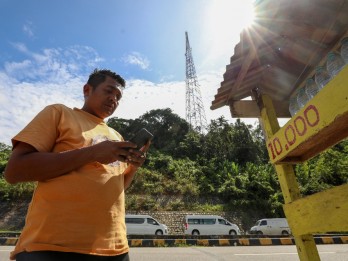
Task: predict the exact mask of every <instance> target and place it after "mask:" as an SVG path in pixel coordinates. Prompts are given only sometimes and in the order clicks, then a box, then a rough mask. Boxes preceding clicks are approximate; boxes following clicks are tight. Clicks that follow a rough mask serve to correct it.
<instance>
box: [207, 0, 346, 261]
mask: <svg viewBox="0 0 348 261" xmlns="http://www.w3.org/2000/svg"><path fill="white" fill-rule="evenodd" d="M347 14H348V1H347V0H332V1H328V0H292V1H288V0H259V1H256V19H255V24H254V25H253V26H251V27H250V28H248V29H244V31H243V32H242V33H241V35H240V42H239V43H238V44H237V45H236V46H235V49H234V54H233V56H232V57H231V60H230V64H228V65H227V66H226V72H225V73H224V75H223V81H222V82H221V86H220V88H218V90H217V94H216V95H215V98H214V100H213V101H212V105H211V109H213V110H215V109H218V108H220V107H222V106H229V107H230V111H231V115H232V117H235V118H259V119H260V122H261V124H262V126H263V129H264V133H265V136H266V140H267V141H266V144H267V149H268V153H269V157H270V160H271V162H272V163H273V164H274V166H275V168H276V171H277V175H278V178H279V182H280V186H281V190H282V193H283V196H284V201H285V204H284V206H283V208H284V212H285V215H286V217H287V220H288V222H289V225H290V228H291V230H292V232H293V235H294V238H295V242H296V246H297V251H298V254H299V257H300V260H302V261H304V260H306V261H316V260H320V257H319V254H318V250H317V247H316V244H315V241H314V238H313V234H315V233H325V232H330V231H348V222H347V216H348V184H344V185H341V186H337V187H334V188H331V189H328V190H326V191H322V192H319V193H316V194H313V195H310V196H307V197H303V196H301V194H300V190H299V186H298V183H297V179H296V176H295V173H294V169H293V164H296V163H300V162H304V161H306V160H308V159H310V158H312V157H314V156H316V155H317V154H319V153H320V152H322V151H324V150H325V149H327V148H329V147H330V146H332V145H334V144H336V143H338V142H339V141H341V140H342V139H345V138H346V137H348V64H347V65H346V66H345V67H343V69H342V70H341V71H340V72H339V73H338V74H337V75H336V76H335V77H333V78H332V79H331V80H330V81H329V82H328V83H327V84H326V85H325V86H324V87H323V88H322V89H320V91H319V92H318V93H317V94H316V95H315V96H314V97H313V98H311V99H308V100H307V102H306V103H305V105H304V106H303V107H302V108H300V109H299V110H298V111H297V112H296V114H294V115H291V114H290V112H289V102H290V100H291V99H292V98H293V97H296V95H298V94H297V92H298V91H299V90H300V89H301V88H302V87H303V86H305V84H306V81H307V79H310V78H312V79H313V80H314V79H315V73H316V68H317V67H318V66H320V65H322V66H324V67H326V61H327V55H328V53H329V52H332V51H334V52H336V53H339V52H340V48H341V42H342V39H344V38H345V37H348V15H347ZM278 118H289V121H288V122H287V123H286V124H285V125H284V126H283V127H282V128H280V126H279V123H278ZM323 213H325V215H323ZM347 242H348V238H347Z"/></svg>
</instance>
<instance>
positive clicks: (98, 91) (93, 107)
mask: <svg viewBox="0 0 348 261" xmlns="http://www.w3.org/2000/svg"><path fill="white" fill-rule="evenodd" d="M120 87H121V86H120V84H119V83H118V82H117V81H116V80H114V79H113V78H111V77H109V76H107V77H106V79H105V81H104V82H102V83H100V84H99V85H98V86H97V87H96V88H95V89H93V87H92V86H90V85H88V84H86V85H85V86H84V95H85V104H84V106H83V109H84V110H85V111H87V112H89V113H91V114H93V115H95V116H97V117H99V118H101V119H105V118H107V117H109V116H110V115H112V114H113V113H114V111H115V110H116V108H117V106H118V104H119V100H120V99H121V96H122V93H121V90H120Z"/></svg>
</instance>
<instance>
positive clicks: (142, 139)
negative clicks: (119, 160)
mask: <svg viewBox="0 0 348 261" xmlns="http://www.w3.org/2000/svg"><path fill="white" fill-rule="evenodd" d="M152 138H153V135H152V134H151V133H150V132H149V131H148V130H147V129H145V128H142V129H141V130H140V131H138V132H137V134H135V135H134V136H133V137H132V138H131V139H130V140H129V141H130V142H133V143H135V144H136V145H137V149H140V148H141V147H142V146H144V145H145V143H146V142H148V141H149V140H152Z"/></svg>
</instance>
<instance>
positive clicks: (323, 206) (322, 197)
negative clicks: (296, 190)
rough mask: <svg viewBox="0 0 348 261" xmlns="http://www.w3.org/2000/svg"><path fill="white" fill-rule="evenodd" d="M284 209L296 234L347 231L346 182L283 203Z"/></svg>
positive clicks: (347, 193) (347, 191)
mask: <svg viewBox="0 0 348 261" xmlns="http://www.w3.org/2000/svg"><path fill="white" fill-rule="evenodd" d="M284 211H285V214H286V217H287V218H288V223H289V225H290V227H291V231H292V234H293V235H296V236H299V235H303V234H314V233H327V232H333V231H348V222H347V216H348V184H344V185H341V186H338V187H334V188H331V189H327V190H325V191H322V192H319V193H316V194H314V195H311V196H307V197H305V198H301V199H299V200H296V201H294V202H291V203H288V204H285V205H284ZM323 213H328V214H323Z"/></svg>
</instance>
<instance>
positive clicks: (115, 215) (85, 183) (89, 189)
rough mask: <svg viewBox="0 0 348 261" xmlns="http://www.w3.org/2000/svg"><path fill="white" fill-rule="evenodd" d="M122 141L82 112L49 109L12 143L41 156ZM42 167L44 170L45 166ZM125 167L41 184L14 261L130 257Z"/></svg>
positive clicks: (86, 170) (95, 168)
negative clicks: (24, 258) (34, 256)
mask: <svg viewBox="0 0 348 261" xmlns="http://www.w3.org/2000/svg"><path fill="white" fill-rule="evenodd" d="M105 139H109V140H123V138H122V136H121V135H120V134H119V133H118V132H116V131H114V130H113V129H111V128H109V127H108V126H107V125H106V124H105V122H104V121H103V120H102V119H100V118H98V117H95V116H94V115H91V114H89V113H87V112H85V111H82V110H80V109H76V108H74V109H70V108H68V107H66V106H64V105H59V104H55V105H50V106H47V107H46V108H45V109H44V110H42V111H41V112H40V113H39V114H38V115H37V116H36V117H35V118H34V119H33V120H32V121H31V122H30V123H29V124H28V125H27V126H26V127H25V128H24V129H23V130H22V131H21V132H20V133H19V134H17V135H16V136H15V137H14V138H13V139H12V143H13V145H14V146H15V145H16V143H17V142H19V141H21V142H25V143H28V144H30V145H32V146H33V147H35V148H36V149H37V150H38V151H40V152H62V151H67V150H73V149H77V148H81V147H86V146H90V145H91V144H94V143H98V142H101V141H102V140H105ZM41 164H45V162H42V163H41ZM126 167H127V165H126V164H125V163H122V162H119V161H116V162H113V163H111V164H108V165H104V164H101V163H98V162H93V163H89V164H87V165H85V166H82V167H80V168H78V169H76V170H74V171H72V172H70V173H68V174H66V175H62V176H60V177H57V178H53V179H49V180H46V181H43V182H38V185H37V187H36V189H35V192H34V194H33V198H32V201H31V203H30V205H29V209H28V213H27V217H26V222H25V226H24V228H23V231H22V233H21V236H20V238H19V240H18V242H17V245H16V247H15V250H14V251H13V252H12V253H11V259H14V258H15V255H16V254H17V253H19V252H22V251H28V252H30V251H40V250H51V251H62V252H77V253H84V254H93V255H105V256H109V255H120V254H123V253H126V252H128V251H129V247H128V241H127V236H126V226H125V203H124V176H123V172H124V170H125V168H126Z"/></svg>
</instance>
